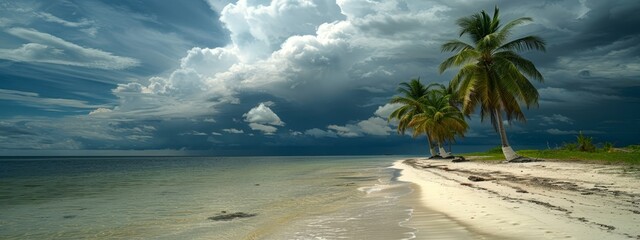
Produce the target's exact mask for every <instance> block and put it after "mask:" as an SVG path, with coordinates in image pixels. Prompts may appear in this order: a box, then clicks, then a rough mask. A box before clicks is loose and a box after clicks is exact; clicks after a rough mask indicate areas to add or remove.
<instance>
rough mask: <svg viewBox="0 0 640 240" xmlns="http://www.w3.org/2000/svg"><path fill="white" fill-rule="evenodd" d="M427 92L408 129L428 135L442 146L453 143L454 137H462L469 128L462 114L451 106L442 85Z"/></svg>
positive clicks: (448, 96) (449, 97) (448, 95)
mask: <svg viewBox="0 0 640 240" xmlns="http://www.w3.org/2000/svg"><path fill="white" fill-rule="evenodd" d="M435 86H437V87H439V88H438V89H433V90H431V91H428V92H427V94H426V95H424V96H423V97H422V99H421V100H420V108H421V110H422V111H421V113H419V114H417V115H415V116H414V117H413V119H412V120H411V122H409V127H412V128H413V129H414V131H415V132H422V133H426V134H428V135H429V136H430V137H431V139H432V140H434V141H435V142H437V143H439V144H442V143H444V142H447V141H454V140H455V137H456V136H462V137H464V133H465V132H466V131H467V128H468V127H469V126H468V125H467V123H466V121H465V120H464V116H463V115H462V113H461V112H460V111H459V110H458V109H457V108H456V107H455V106H453V105H451V98H452V97H453V96H452V95H450V94H448V93H447V92H446V88H445V87H444V86H442V85H439V84H437V85H435Z"/></svg>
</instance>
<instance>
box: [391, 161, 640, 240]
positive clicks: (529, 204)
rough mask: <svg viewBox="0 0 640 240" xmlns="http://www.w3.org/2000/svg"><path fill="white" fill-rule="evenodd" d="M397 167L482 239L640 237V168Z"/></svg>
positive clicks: (431, 203) (425, 198)
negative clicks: (638, 170)
mask: <svg viewBox="0 0 640 240" xmlns="http://www.w3.org/2000/svg"><path fill="white" fill-rule="evenodd" d="M392 168H395V169H400V170H401V173H400V174H401V175H400V176H399V177H398V180H400V181H405V182H411V183H414V184H415V185H416V186H417V188H418V189H419V192H420V194H419V195H420V196H417V198H419V203H420V204H421V205H422V206H424V207H426V208H428V209H432V210H435V211H437V212H440V213H442V214H444V215H446V216H447V217H449V218H451V219H452V220H454V221H456V222H458V223H459V224H460V225H461V226H465V228H467V229H468V230H469V231H470V232H476V233H477V234H476V237H474V239H478V238H480V239H558V238H567V239H571V238H573V239H621V238H624V239H640V181H639V180H640V173H639V172H625V171H623V168H622V167H620V166H610V165H599V164H583V163H568V162H535V163H518V164H513V163H511V164H501V163H484V162H463V163H452V162H450V161H443V160H427V159H407V160H399V161H396V162H394V164H393V166H392ZM470 176H474V177H478V178H473V177H472V178H473V179H474V180H481V181H471V180H470V179H469V177H470ZM489 235H490V236H491V237H486V236H489Z"/></svg>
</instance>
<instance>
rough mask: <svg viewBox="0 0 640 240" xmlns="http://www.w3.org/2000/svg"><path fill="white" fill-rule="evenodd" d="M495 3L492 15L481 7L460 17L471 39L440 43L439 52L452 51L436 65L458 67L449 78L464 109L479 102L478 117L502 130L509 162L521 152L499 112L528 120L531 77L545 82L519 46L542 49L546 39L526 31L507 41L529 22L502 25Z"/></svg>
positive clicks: (534, 94) (534, 100)
mask: <svg viewBox="0 0 640 240" xmlns="http://www.w3.org/2000/svg"><path fill="white" fill-rule="evenodd" d="M498 13H499V10H498V7H497V6H496V8H495V11H494V13H493V16H489V15H488V14H487V13H486V12H485V11H482V12H480V13H479V14H474V15H471V16H468V17H463V18H460V19H458V21H457V22H456V23H457V25H458V26H459V27H460V37H462V36H464V35H467V36H469V38H470V39H471V41H472V44H467V43H465V42H463V41H460V40H450V41H448V42H447V43H445V44H443V45H442V51H443V52H455V55H453V56H451V57H449V58H448V59H446V60H445V61H443V62H442V63H441V64H440V73H443V72H444V71H445V70H447V69H449V68H451V67H460V70H459V71H458V73H457V74H456V75H455V76H454V77H453V79H452V80H451V83H450V85H451V86H453V87H454V88H455V89H456V91H457V92H458V94H459V95H460V97H461V99H462V103H463V104H462V105H463V107H462V112H463V113H464V114H465V115H468V114H471V113H472V112H473V111H474V109H475V108H476V107H477V106H478V105H479V106H480V116H481V120H484V119H485V118H486V117H487V116H489V118H490V119H491V124H492V125H493V127H494V129H495V130H496V131H497V132H498V133H499V134H500V140H501V141H502V151H503V153H504V155H505V158H506V159H507V160H508V161H510V160H513V159H516V158H519V156H518V155H517V154H516V153H515V152H514V151H513V149H512V148H511V146H510V145H509V141H508V140H507V134H506V132H505V129H504V126H503V123H502V121H503V113H504V115H505V116H506V119H507V121H509V122H511V121H512V120H514V119H515V120H519V121H523V122H524V121H526V119H525V116H524V114H523V113H522V109H521V108H520V104H524V105H525V106H526V107H527V108H529V107H530V106H537V105H538V91H537V90H536V88H535V87H534V86H533V84H531V82H530V81H529V78H532V79H534V80H537V81H540V82H543V77H542V74H540V72H539V71H538V69H536V67H535V65H534V64H533V63H532V62H531V61H529V60H527V59H525V58H523V57H522V56H520V55H518V54H517V52H520V51H523V50H540V51H545V42H544V41H543V40H542V39H541V38H539V37H537V36H526V37H521V38H518V39H515V40H511V41H507V39H508V37H509V35H510V33H511V31H512V30H513V28H514V27H516V26H518V25H521V24H523V23H527V22H530V21H532V19H531V18H528V17H522V18H518V19H515V20H513V21H511V22H508V23H507V24H505V25H504V26H502V25H501V24H500V18H499V15H498Z"/></svg>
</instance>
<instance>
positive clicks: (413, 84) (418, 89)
mask: <svg viewBox="0 0 640 240" xmlns="http://www.w3.org/2000/svg"><path fill="white" fill-rule="evenodd" d="M399 85H400V86H398V90H397V91H398V93H400V96H394V97H393V98H392V99H391V101H390V103H400V104H402V106H401V107H399V108H398V109H396V110H395V111H393V112H392V113H391V115H389V119H388V120H389V121H390V120H391V119H397V120H398V134H402V135H404V133H405V132H406V130H407V128H409V123H410V122H411V120H412V119H413V117H414V116H415V115H418V114H420V113H421V112H422V107H421V103H420V99H421V98H423V97H424V96H425V95H426V94H427V92H428V91H429V89H428V87H427V86H425V85H423V84H422V83H421V82H420V78H418V79H411V81H409V82H402V83H400V84H399ZM423 133H424V134H425V135H427V143H428V144H429V152H430V153H431V156H435V150H434V148H433V144H431V139H430V138H429V134H428V133H427V132H419V131H418V132H416V131H413V137H417V136H419V135H420V134H423Z"/></svg>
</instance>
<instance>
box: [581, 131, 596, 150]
mask: <svg viewBox="0 0 640 240" xmlns="http://www.w3.org/2000/svg"><path fill="white" fill-rule="evenodd" d="M577 139H578V150H580V151H581V152H594V151H595V150H596V146H595V145H593V138H592V137H587V136H585V135H583V134H582V131H580V135H578V136H577Z"/></svg>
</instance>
